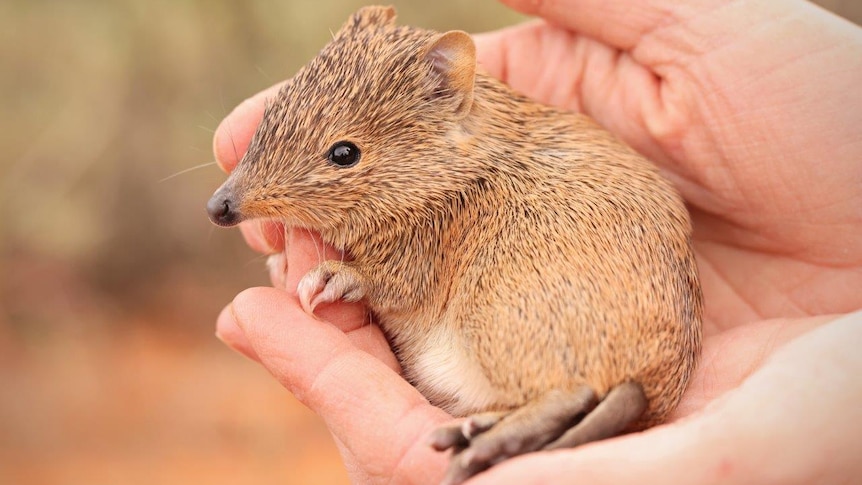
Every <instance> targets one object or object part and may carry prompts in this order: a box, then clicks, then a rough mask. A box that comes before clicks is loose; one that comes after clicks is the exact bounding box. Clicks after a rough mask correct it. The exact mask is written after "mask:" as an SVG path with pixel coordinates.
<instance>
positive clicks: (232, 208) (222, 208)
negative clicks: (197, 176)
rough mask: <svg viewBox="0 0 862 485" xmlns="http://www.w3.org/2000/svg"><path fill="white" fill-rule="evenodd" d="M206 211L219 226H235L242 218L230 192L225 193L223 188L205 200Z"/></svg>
mask: <svg viewBox="0 0 862 485" xmlns="http://www.w3.org/2000/svg"><path fill="white" fill-rule="evenodd" d="M207 213H209V215H210V220H211V221H213V223H214V224H218V225H219V226H235V225H237V224H239V222H240V221H241V220H242V217H241V215H240V213H239V211H237V209H236V205H235V203H234V202H233V200H231V196H230V194H226V193H225V192H224V191H223V190H219V191H217V192H216V193H215V194H213V196H212V198H211V199H210V201H209V202H207Z"/></svg>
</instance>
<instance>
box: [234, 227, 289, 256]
mask: <svg viewBox="0 0 862 485" xmlns="http://www.w3.org/2000/svg"><path fill="white" fill-rule="evenodd" d="M239 229H240V232H242V235H243V237H244V238H245V242H246V244H248V245H249V246H250V247H251V248H252V249H254V250H255V251H257V252H260V253H263V254H273V253H277V252H279V251H283V250H284V226H283V225H282V224H281V223H280V222H275V221H272V220H260V219H254V220H251V221H244V222H241V223H240V225H239Z"/></svg>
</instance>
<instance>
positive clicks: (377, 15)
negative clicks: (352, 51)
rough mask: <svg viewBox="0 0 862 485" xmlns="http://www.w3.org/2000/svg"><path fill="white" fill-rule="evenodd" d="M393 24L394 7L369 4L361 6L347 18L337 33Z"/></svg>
mask: <svg viewBox="0 0 862 485" xmlns="http://www.w3.org/2000/svg"><path fill="white" fill-rule="evenodd" d="M394 24H395V7H392V6H386V7H382V6H379V5H370V6H367V7H362V8H360V9H359V10H357V11H356V13H354V14H353V15H351V16H350V18H349V19H347V22H345V23H344V25H343V26H342V27H341V30H340V31H339V33H345V32H356V31H360V30H364V29H367V28H369V27H372V26H379V27H385V26H387V25H394Z"/></svg>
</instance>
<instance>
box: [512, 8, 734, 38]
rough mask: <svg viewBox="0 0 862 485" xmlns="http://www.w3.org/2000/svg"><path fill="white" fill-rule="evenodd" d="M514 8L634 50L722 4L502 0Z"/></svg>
mask: <svg viewBox="0 0 862 485" xmlns="http://www.w3.org/2000/svg"><path fill="white" fill-rule="evenodd" d="M501 1H502V2H503V3H505V4H506V5H508V6H510V7H512V8H513V9H515V10H517V11H519V12H521V13H524V14H527V15H535V16H538V17H542V18H544V19H545V20H547V21H548V22H551V23H553V24H555V25H560V26H562V27H565V28H567V29H571V30H574V31H576V32H580V33H583V34H586V35H588V36H590V37H593V38H595V39H597V40H599V41H600V42H603V43H605V44H608V45H610V46H612V47H614V48H617V49H621V50H631V49H632V48H633V47H634V46H635V45H637V44H638V42H639V41H640V40H641V39H642V38H643V37H644V36H645V35H647V34H649V33H650V32H654V31H657V30H659V29H660V28H665V27H668V26H670V25H673V24H674V23H676V21H677V20H678V19H681V18H687V17H691V16H693V15H695V14H696V13H698V12H705V11H708V10H710V9H711V8H713V7H714V6H715V5H717V4H718V3H720V2H717V1H712V0H701V1H699V2H678V1H674V0H643V1H634V0H501Z"/></svg>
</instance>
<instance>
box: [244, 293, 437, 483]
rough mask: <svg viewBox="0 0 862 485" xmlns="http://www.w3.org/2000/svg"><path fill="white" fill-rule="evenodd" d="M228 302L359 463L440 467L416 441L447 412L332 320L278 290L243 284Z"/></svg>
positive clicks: (269, 361) (264, 355) (266, 361)
mask: <svg viewBox="0 0 862 485" xmlns="http://www.w3.org/2000/svg"><path fill="white" fill-rule="evenodd" d="M231 308H232V314H233V317H234V320H235V322H236V323H237V325H238V326H239V327H240V328H241V329H242V330H243V332H244V334H245V336H246V337H247V339H248V341H249V343H250V344H251V347H252V348H253V349H254V351H255V353H256V354H257V355H258V356H259V357H260V360H261V362H262V363H263V365H264V366H265V367H266V368H267V369H268V370H269V371H270V372H271V373H272V374H273V375H274V376H275V377H276V378H277V379H278V380H279V381H280V382H281V383H282V384H283V385H284V386H285V387H286V388H287V389H289V390H290V391H291V392H292V393H293V394H294V395H295V396H296V397H297V398H298V399H299V400H300V401H302V402H303V403H305V404H306V405H307V406H308V407H310V408H311V409H312V410H314V411H315V412H316V413H317V414H319V415H320V416H321V417H322V418H323V419H324V420H325V421H326V423H327V426H328V427H329V428H330V430H331V431H332V433H333V434H334V435H335V436H336V438H337V439H338V440H340V441H341V442H342V443H343V444H344V445H345V447H347V448H348V449H349V450H350V452H351V454H352V455H353V456H355V457H356V459H357V460H358V461H359V462H361V463H364V464H367V466H368V467H371V468H376V469H377V470H378V471H379V472H380V473H381V474H382V473H387V474H388V473H392V471H393V470H394V469H396V468H398V467H399V466H400V467H405V466H408V467H410V468H411V469H415V470H413V472H414V473H416V472H417V470H421V473H426V474H429V475H431V476H439V475H441V474H442V470H443V468H444V461H445V457H444V456H443V455H441V454H437V453H434V452H432V451H431V449H430V447H426V446H424V444H423V440H424V438H425V437H426V436H427V435H428V433H430V431H431V430H432V429H433V428H434V427H435V426H437V425H439V424H441V423H443V422H445V421H447V420H448V419H449V418H448V416H447V415H446V414H445V413H443V412H442V411H440V410H439V409H437V408H434V407H432V406H430V405H429V404H428V403H427V401H426V400H425V399H424V398H423V397H422V396H421V395H420V394H419V392H418V391H416V389H414V388H413V387H412V386H410V385H409V384H408V383H407V382H406V381H404V380H403V379H402V378H401V377H400V376H399V375H398V374H397V373H395V372H393V370H392V368H391V367H389V366H387V365H385V364H383V363H382V362H381V361H380V360H379V359H378V358H375V357H374V356H372V355H370V354H368V353H366V352H363V351H360V350H359V349H358V348H357V347H356V346H355V345H354V343H353V342H351V340H350V338H349V337H348V335H346V334H345V333H343V332H341V331H340V330H339V329H338V328H337V327H335V326H333V325H330V324H327V323H325V322H321V321H319V320H316V319H314V318H311V317H309V316H308V315H306V314H305V313H304V312H303V311H302V309H301V308H300V306H299V302H298V300H297V299H296V298H294V297H292V296H290V295H288V294H287V293H285V292H282V291H278V290H274V289H271V288H255V289H251V290H246V291H245V292H243V293H240V294H239V295H238V296H237V297H236V299H235V300H234V302H233V305H232V307H231ZM376 338H377V341H378V342H382V341H384V340H383V337H382V335H377V337H376ZM372 472H373V471H372Z"/></svg>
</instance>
